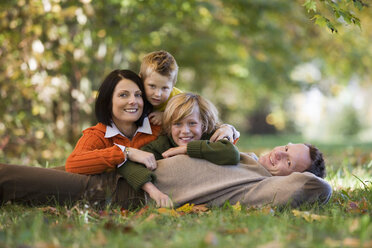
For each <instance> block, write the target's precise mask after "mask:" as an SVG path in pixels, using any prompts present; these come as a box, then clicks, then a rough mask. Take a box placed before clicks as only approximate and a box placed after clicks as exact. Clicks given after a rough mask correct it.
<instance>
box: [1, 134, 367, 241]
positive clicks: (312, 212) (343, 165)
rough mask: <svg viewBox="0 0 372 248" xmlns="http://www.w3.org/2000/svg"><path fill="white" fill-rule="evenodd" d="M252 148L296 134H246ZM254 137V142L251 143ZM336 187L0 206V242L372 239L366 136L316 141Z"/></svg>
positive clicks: (244, 146)
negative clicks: (235, 198)
mask: <svg viewBox="0 0 372 248" xmlns="http://www.w3.org/2000/svg"><path fill="white" fill-rule="evenodd" d="M247 139H250V141H252V143H250V142H247V143H243V142H240V141H239V142H240V143H239V148H240V150H242V151H254V152H256V153H257V154H259V153H261V152H263V151H265V150H266V149H268V148H271V147H272V145H273V144H274V145H281V144H285V143H288V142H289V141H291V142H293V143H295V142H301V139H300V138H298V137H295V136H293V137H288V136H283V137H267V138H265V139H262V138H261V137H258V136H257V137H245V138H244V139H242V140H241V141H243V140H247ZM253 143H254V144H255V146H252V145H250V144H253ZM315 145H317V146H319V147H320V148H321V150H322V151H323V152H324V155H325V157H326V161H327V170H328V175H327V178H326V180H327V181H329V182H330V183H331V185H332V187H333V188H334V194H333V196H332V198H331V200H330V202H329V203H328V204H327V205H325V206H321V207H320V206H304V207H303V208H301V209H295V210H294V209H289V208H284V209H277V208H272V207H270V206H265V207H261V208H245V207H243V206H239V205H235V206H231V205H229V204H225V206H224V207H222V208H212V209H207V208H206V207H204V206H185V207H183V208H181V209H176V210H167V209H157V208H154V207H152V206H150V207H144V208H142V209H138V210H136V211H127V210H124V209H119V208H107V209H104V210H100V211H98V210H94V209H92V208H90V207H89V206H84V204H80V205H76V206H73V207H70V208H66V207H65V206H57V207H52V206H44V207H25V206H20V205H11V204H10V205H5V206H2V207H1V208H0V247H266V248H269V247H270V248H271V247H372V182H371V178H372V162H371V160H372V152H371V151H372V149H371V148H372V144H361V143H357V142H356V143H350V142H349V143H348V144H347V145H340V144H318V143H315Z"/></svg>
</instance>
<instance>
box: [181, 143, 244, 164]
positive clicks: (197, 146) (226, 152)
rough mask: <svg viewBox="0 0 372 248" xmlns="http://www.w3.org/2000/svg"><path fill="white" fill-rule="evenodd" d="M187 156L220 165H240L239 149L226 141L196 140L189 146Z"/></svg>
mask: <svg viewBox="0 0 372 248" xmlns="http://www.w3.org/2000/svg"><path fill="white" fill-rule="evenodd" d="M187 154H188V155H189V156H190V157H193V158H201V159H205V160H208V161H209V162H212V163H214V164H218V165H234V164H237V163H239V160H240V153H239V150H238V148H237V147H236V146H235V145H233V144H232V143H231V142H230V141H228V140H226V139H222V140H219V141H217V142H210V141H209V140H194V141H191V142H189V143H188V144H187Z"/></svg>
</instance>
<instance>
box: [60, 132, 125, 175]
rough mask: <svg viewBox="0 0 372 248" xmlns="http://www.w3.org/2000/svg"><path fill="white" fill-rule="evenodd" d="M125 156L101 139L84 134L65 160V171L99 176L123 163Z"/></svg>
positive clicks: (88, 133) (91, 134) (93, 135)
mask: <svg viewBox="0 0 372 248" xmlns="http://www.w3.org/2000/svg"><path fill="white" fill-rule="evenodd" d="M124 160H125V156H124V154H123V152H122V151H121V149H120V148H119V147H118V146H116V145H110V144H109V143H108V142H107V141H105V139H104V138H103V137H99V136H98V135H96V134H94V133H92V132H84V135H83V136H82V137H81V138H80V139H79V141H78V142H77V144H76V146H75V149H74V150H73V152H72V153H71V154H70V156H69V157H68V158H67V160H66V164H65V167H66V171H68V172H72V173H79V174H99V173H102V172H104V171H106V170H107V169H109V168H110V169H113V168H115V167H116V165H118V164H121V163H122V162H124Z"/></svg>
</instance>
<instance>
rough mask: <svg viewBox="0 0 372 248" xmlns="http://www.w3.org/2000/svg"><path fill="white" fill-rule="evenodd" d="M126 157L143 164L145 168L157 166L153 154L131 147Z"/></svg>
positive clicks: (151, 168)
mask: <svg viewBox="0 0 372 248" xmlns="http://www.w3.org/2000/svg"><path fill="white" fill-rule="evenodd" d="M127 159H129V160H131V161H133V162H137V163H141V164H144V165H145V166H146V168H148V169H150V170H155V169H156V166H157V164H156V160H155V156H154V154H152V153H151V152H145V151H141V150H139V149H136V148H132V147H129V151H128V158H127Z"/></svg>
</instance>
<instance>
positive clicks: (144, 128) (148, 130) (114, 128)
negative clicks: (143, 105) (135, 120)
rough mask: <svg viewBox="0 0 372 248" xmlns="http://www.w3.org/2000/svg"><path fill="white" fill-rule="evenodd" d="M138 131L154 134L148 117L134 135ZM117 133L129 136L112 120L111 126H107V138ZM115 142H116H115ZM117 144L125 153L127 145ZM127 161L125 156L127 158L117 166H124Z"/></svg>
mask: <svg viewBox="0 0 372 248" xmlns="http://www.w3.org/2000/svg"><path fill="white" fill-rule="evenodd" d="M137 133H146V134H152V130H151V125H150V120H149V118H148V117H145V119H144V120H143V123H142V126H140V127H138V128H137V130H136V132H135V133H134V135H133V137H134V136H136V134H137ZM116 135H121V136H123V137H126V138H128V137H127V136H125V135H124V134H123V133H122V132H120V130H119V129H118V128H117V126H116V125H115V123H114V122H111V127H110V126H106V133H105V138H112V137H114V136H116ZM114 144H115V143H114ZM115 145H116V146H118V147H119V148H120V149H121V151H122V152H123V154H124V151H125V146H123V145H119V144H115ZM125 162H127V157H126V156H125V160H124V162H123V163H121V164H118V165H117V167H118V168H119V167H120V166H122V165H123V164H124V163H125Z"/></svg>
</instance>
